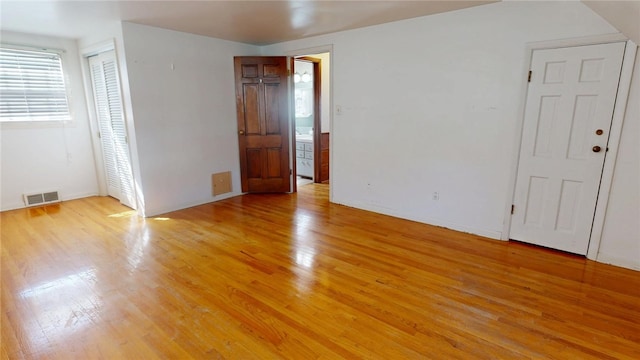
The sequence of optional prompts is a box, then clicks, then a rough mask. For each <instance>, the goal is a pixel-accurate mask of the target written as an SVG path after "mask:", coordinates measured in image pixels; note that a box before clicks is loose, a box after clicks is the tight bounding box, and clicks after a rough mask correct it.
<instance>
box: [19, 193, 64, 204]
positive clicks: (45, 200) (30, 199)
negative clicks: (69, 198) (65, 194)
mask: <svg viewBox="0 0 640 360" xmlns="http://www.w3.org/2000/svg"><path fill="white" fill-rule="evenodd" d="M58 201H60V197H59V196H58V192H57V191H52V192H46V193H40V194H25V195H24V202H25V204H26V205H27V206H32V205H40V204H49V203H54V202H58Z"/></svg>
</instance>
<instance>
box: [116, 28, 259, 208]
mask: <svg viewBox="0 0 640 360" xmlns="http://www.w3.org/2000/svg"><path fill="white" fill-rule="evenodd" d="M122 34H123V41H124V53H125V57H126V67H127V70H126V71H127V77H128V82H129V91H130V100H131V113H132V118H133V124H134V127H135V133H136V141H137V153H138V161H139V165H140V169H139V176H140V183H139V185H140V188H141V189H142V193H143V196H144V207H145V215H146V216H153V215H157V214H160V213H164V212H168V211H172V210H177V209H181V208H185V207H189V206H193V205H197V204H201V203H206V202H211V201H214V200H218V199H222V198H225V197H228V196H218V197H216V198H214V197H213V196H212V195H211V174H213V173H216V172H222V171H231V172H232V187H233V192H232V193H231V194H230V196H233V195H238V194H240V193H241V187H240V173H239V171H240V168H239V155H238V139H237V122H236V107H235V83H234V75H233V56H241V55H256V54H259V51H260V49H259V48H258V47H254V46H251V45H246V44H240V43H235V42H230V41H224V40H219V39H213V38H208V37H204V36H199V35H192V34H187V33H181V32H176V31H170V30H164V29H159V28H154V27H149V26H144V25H137V24H131V23H123V24H122Z"/></svg>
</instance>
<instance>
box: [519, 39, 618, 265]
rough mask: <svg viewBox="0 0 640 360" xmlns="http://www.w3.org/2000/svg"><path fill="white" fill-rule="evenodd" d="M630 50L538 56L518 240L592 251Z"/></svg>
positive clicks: (608, 47) (596, 48)
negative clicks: (602, 179) (620, 87)
mask: <svg viewBox="0 0 640 360" xmlns="http://www.w3.org/2000/svg"><path fill="white" fill-rule="evenodd" d="M624 47H625V44H624V43H612V44H602V45H590V46H577V47H570V48H561V49H546V50H536V51H534V52H533V56H532V61H531V70H532V76H531V83H530V84H529V89H528V93H527V100H526V106H525V115H524V116H525V117H524V123H523V133H522V143H521V149H520V158H519V163H518V175H517V180H516V188H515V194H514V207H515V208H514V215H513V219H512V225H511V231H510V238H511V239H515V240H520V241H525V242H530V243H534V244H538V245H542V246H547V247H551V248H555V249H559V250H564V251H569V252H573V253H578V254H586V252H587V248H588V245H589V237H590V234H591V225H592V220H593V215H594V211H595V206H596V201H597V193H598V187H599V184H600V177H601V173H602V166H603V163H604V157H605V154H606V147H607V141H608V137H609V129H610V126H611V119H612V115H613V107H614V104H615V99H616V92H617V87H618V80H619V76H620V69H621V65H622V56H623V53H624ZM597 130H601V133H600V134H598V133H597V132H596V131H597ZM594 146H599V147H600V148H601V150H600V151H599V152H595V151H594V149H593V147H594Z"/></svg>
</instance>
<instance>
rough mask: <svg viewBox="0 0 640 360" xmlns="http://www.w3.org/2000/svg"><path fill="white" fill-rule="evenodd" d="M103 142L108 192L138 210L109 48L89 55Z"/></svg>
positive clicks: (114, 70)
mask: <svg viewBox="0 0 640 360" xmlns="http://www.w3.org/2000/svg"><path fill="white" fill-rule="evenodd" d="M89 65H90V67H91V79H92V82H93V92H94V101H95V104H96V111H97V118H98V127H99V129H100V142H101V145H102V156H103V162H104V167H105V174H106V183H107V193H108V195H110V196H113V197H114V198H116V199H118V200H120V202H121V203H122V204H124V205H126V206H129V207H131V208H134V209H135V204H136V201H135V192H134V188H133V173H132V172H131V161H130V157H129V144H128V141H127V132H126V127H125V122H124V113H123V110H122V101H121V96H120V84H119V82H118V72H117V63H116V57H115V53H114V52H113V51H109V52H106V53H102V54H100V55H97V56H92V57H90V58H89Z"/></svg>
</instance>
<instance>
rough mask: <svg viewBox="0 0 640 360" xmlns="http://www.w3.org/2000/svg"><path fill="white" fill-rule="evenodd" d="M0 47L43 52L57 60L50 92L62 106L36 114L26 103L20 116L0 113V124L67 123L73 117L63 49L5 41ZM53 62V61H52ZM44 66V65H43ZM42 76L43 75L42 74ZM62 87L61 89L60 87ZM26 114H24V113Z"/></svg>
mask: <svg viewBox="0 0 640 360" xmlns="http://www.w3.org/2000/svg"><path fill="white" fill-rule="evenodd" d="M0 47H1V48H2V50H5V49H6V50H8V51H16V52H25V53H29V52H31V53H34V54H44V56H53V57H54V58H55V59H56V60H57V61H56V62H57V63H58V65H59V73H58V72H55V71H54V75H55V77H54V81H55V82H56V84H55V86H56V87H57V89H56V90H52V91H51V93H52V94H55V93H57V94H56V95H57V96H58V101H57V102H58V106H61V107H62V111H57V112H56V111H50V112H48V113H46V112H41V114H38V112H29V110H28V106H29V105H27V106H26V107H25V113H24V114H23V115H20V116H13V117H12V116H5V114H3V113H0V124H2V125H7V124H56V123H62V124H64V123H69V122H71V121H72V119H73V117H72V111H71V104H70V101H69V98H70V97H69V88H68V84H67V75H66V71H65V66H64V56H63V55H64V50H57V49H48V48H36V47H29V46H19V45H12V44H6V43H2V44H0ZM54 63H55V62H54ZM43 68H44V67H43ZM43 78H44V76H43ZM2 82H3V81H2V80H0V86H2V85H1V84H2ZM60 88H62V89H60ZM46 91H47V90H46V89H45V90H43V92H44V93H45V94H46ZM61 92H62V93H63V94H64V99H63V100H62V99H60V93H61ZM0 97H2V94H0ZM25 97H27V95H26V94H25ZM0 102H2V99H0ZM27 102H29V100H27ZM33 103H34V101H33V100H32V101H31V104H33ZM53 103H54V102H51V104H53ZM65 110H66V111H65ZM25 114H26V115H25Z"/></svg>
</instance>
